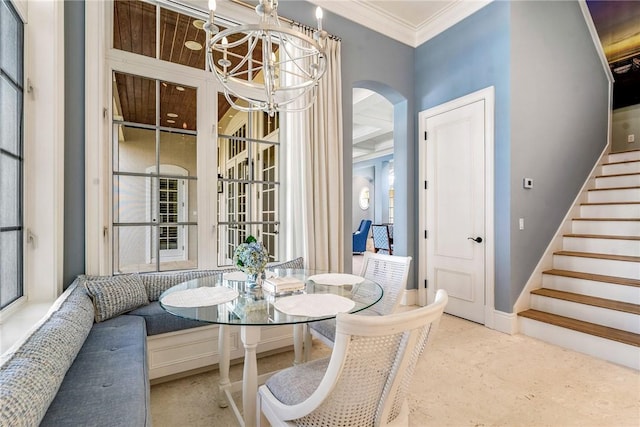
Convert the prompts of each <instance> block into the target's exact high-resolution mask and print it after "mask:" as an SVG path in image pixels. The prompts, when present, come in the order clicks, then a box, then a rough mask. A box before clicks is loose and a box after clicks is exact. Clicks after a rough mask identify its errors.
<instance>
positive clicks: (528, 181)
mask: <svg viewBox="0 0 640 427" xmlns="http://www.w3.org/2000/svg"><path fill="white" fill-rule="evenodd" d="M522 186H523V187H524V188H533V179H532V178H523V179H522Z"/></svg>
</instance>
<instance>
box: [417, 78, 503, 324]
mask: <svg viewBox="0 0 640 427" xmlns="http://www.w3.org/2000/svg"><path fill="white" fill-rule="evenodd" d="M493 99H494V92H493V87H490V88H487V89H483V90H481V91H478V92H474V93H472V94H470V95H467V96H465V97H462V98H459V99H456V100H453V101H450V102H447V103H445V104H442V105H440V106H437V107H434V108H432V109H429V110H426V111H423V112H421V113H420V116H419V125H420V136H421V143H420V167H419V169H420V183H421V186H423V188H424V189H423V191H421V192H420V212H421V213H420V215H419V222H420V233H421V234H422V236H421V243H420V256H419V260H420V265H419V270H420V279H421V280H420V282H419V283H421V284H423V287H421V289H419V299H420V304H426V303H427V301H432V300H433V298H434V297H435V292H436V291H437V290H438V289H445V290H446V291H447V292H448V294H449V297H450V298H449V303H448V305H447V308H446V310H445V311H446V312H447V313H450V314H454V315H456V316H460V317H463V318H466V319H469V320H472V321H475V322H478V323H482V324H486V325H487V326H490V327H492V324H493V306H494V298H493V291H494V288H493V286H494V280H493V259H494V255H493V251H494V243H493V235H494V233H493V129H494V127H493V109H494V106H493V102H494V101H493ZM425 132H426V133H425ZM425 136H428V137H427V138H425ZM425 183H427V184H425ZM478 238H480V239H482V241H481V242H480V241H479V239H478ZM472 239H476V240H478V241H476V240H472ZM425 280H426V282H425ZM424 284H427V286H426V292H425V289H424Z"/></svg>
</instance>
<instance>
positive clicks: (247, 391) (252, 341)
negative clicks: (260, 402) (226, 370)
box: [240, 326, 261, 427]
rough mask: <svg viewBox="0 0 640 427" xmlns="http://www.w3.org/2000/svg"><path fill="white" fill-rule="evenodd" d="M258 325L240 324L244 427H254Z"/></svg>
mask: <svg viewBox="0 0 640 427" xmlns="http://www.w3.org/2000/svg"><path fill="white" fill-rule="evenodd" d="M260 329H261V328H260V326H242V330H241V332H240V338H241V339H242V344H243V345H244V370H243V372H242V382H243V384H242V413H243V415H244V425H245V427H254V426H256V425H257V422H256V415H257V413H256V399H257V397H258V362H257V360H256V347H257V346H258V343H259V342H260Z"/></svg>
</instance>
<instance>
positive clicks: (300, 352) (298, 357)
mask: <svg viewBox="0 0 640 427" xmlns="http://www.w3.org/2000/svg"><path fill="white" fill-rule="evenodd" d="M304 333H305V328H304V324H302V323H300V324H295V325H293V354H294V358H293V364H294V365H297V364H299V363H302V362H304V351H305V350H304V344H303V343H304Z"/></svg>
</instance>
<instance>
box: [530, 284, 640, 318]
mask: <svg viewBox="0 0 640 427" xmlns="http://www.w3.org/2000/svg"><path fill="white" fill-rule="evenodd" d="M531 293H532V294H533V295H540V296H544V297H549V298H556V299H561V300H564V301H571V302H576V303H579V304H585V305H591V306H593V307H600V308H606V309H609V310H615V311H621V312H624V313H631V314H638V315H640V305H638V304H632V303H630V302H623V301H615V300H611V299H606V298H600V297H592V296H591V295H582V294H576V293H573V292H566V291H559V290H556V289H548V288H540V289H534V290H533V291H531Z"/></svg>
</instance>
